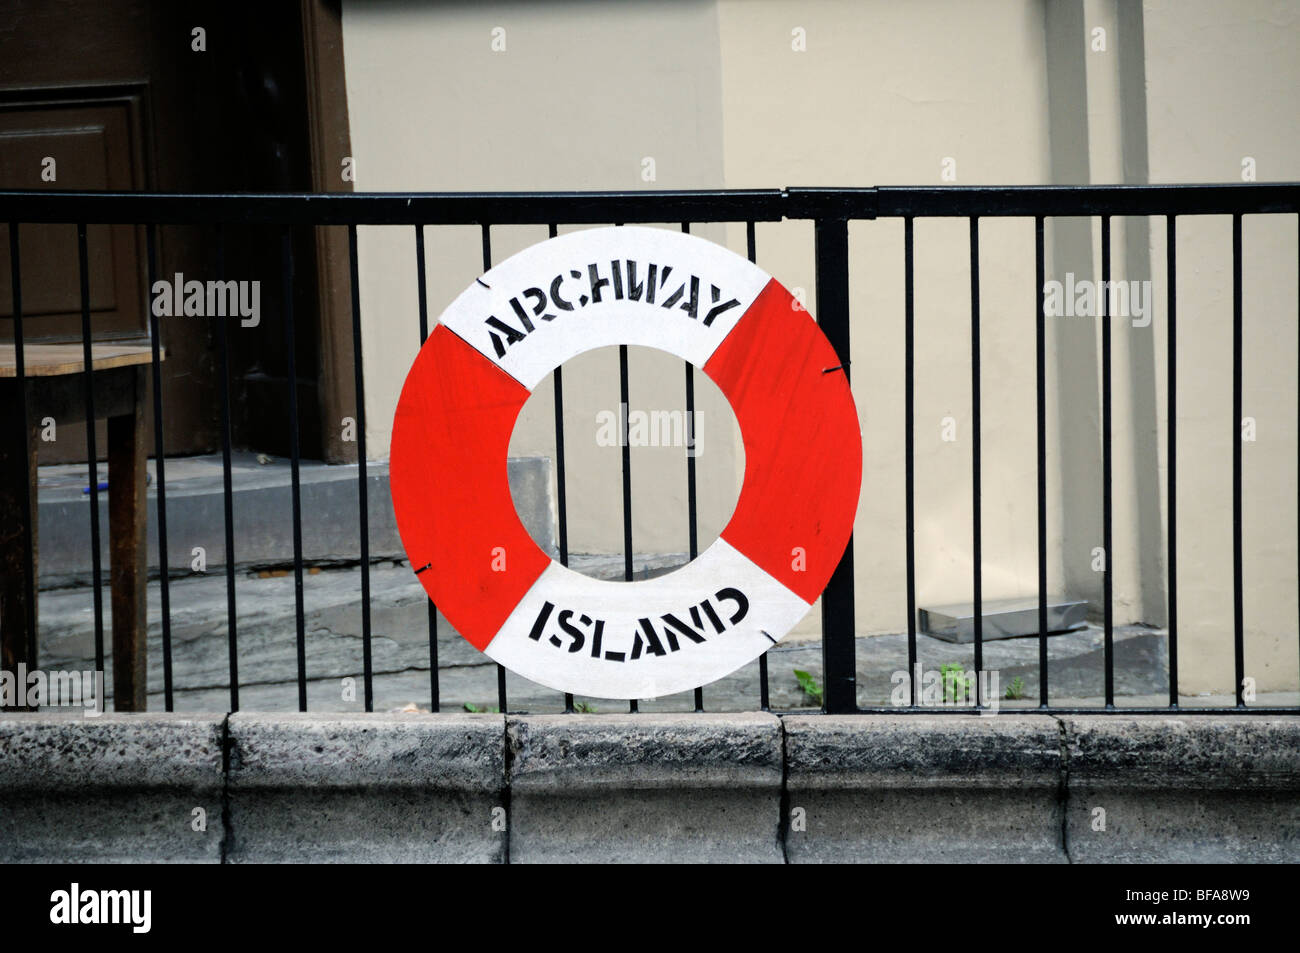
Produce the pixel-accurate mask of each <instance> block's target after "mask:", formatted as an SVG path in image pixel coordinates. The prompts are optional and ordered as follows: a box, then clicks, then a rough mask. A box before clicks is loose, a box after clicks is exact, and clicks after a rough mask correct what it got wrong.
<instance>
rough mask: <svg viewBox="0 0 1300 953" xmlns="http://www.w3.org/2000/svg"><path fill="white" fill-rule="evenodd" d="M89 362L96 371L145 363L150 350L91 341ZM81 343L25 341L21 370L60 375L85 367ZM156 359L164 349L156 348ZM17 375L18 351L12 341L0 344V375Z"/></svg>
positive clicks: (143, 346) (35, 374)
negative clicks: (29, 342)
mask: <svg viewBox="0 0 1300 953" xmlns="http://www.w3.org/2000/svg"><path fill="white" fill-rule="evenodd" d="M90 349H91V351H90V360H91V365H92V366H93V368H94V369H95V370H97V371H106V370H108V369H109V368H112V367H128V366H130V365H132V364H148V363H149V362H150V361H151V360H152V357H153V351H152V349H151V348H150V346H149V345H148V344H99V343H94V342H92V343H91V345H90ZM84 353H85V352H84V351H83V349H82V345H80V344H26V345H24V346H23V372H24V373H25V374H26V376H27V377H59V376H61V375H64V374H80V373H82V372H83V371H84V370H85V367H86V365H85V357H84ZM158 356H159V359H160V360H161V359H163V358H164V357H165V351H164V350H163V349H159V352H158ZM17 376H18V355H17V352H16V349H15V347H14V345H13V344H0V378H5V377H17Z"/></svg>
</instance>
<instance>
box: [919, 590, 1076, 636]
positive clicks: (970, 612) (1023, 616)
mask: <svg viewBox="0 0 1300 953" xmlns="http://www.w3.org/2000/svg"><path fill="white" fill-rule="evenodd" d="M981 609H982V611H981V616H982V618H983V628H982V635H983V638H984V639H985V640H986V641H987V640H989V639H1014V638H1016V637H1018V636H1023V635H1037V634H1038V597H1037V596H1031V597H1030V598H1027V599H990V600H987V601H985V602H984V604H983V605H982V607H981ZM1087 615H1088V603H1087V602H1086V601H1083V600H1077V599H1064V598H1061V597H1059V596H1056V597H1048V600H1047V631H1048V634H1056V633H1060V632H1070V631H1072V630H1074V629H1078V628H1080V627H1081V626H1082V625H1083V624H1084V623H1085V622H1087ZM920 623H921V631H922V632H923V633H925V634H926V635H930V636H933V637H934V638H936V639H943V640H944V641H945V642H974V641H975V604H974V603H971V602H964V603H958V604H956V605H947V606H934V607H932V608H929V609H921V610H920Z"/></svg>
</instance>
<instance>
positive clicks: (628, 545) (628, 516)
mask: <svg viewBox="0 0 1300 953" xmlns="http://www.w3.org/2000/svg"><path fill="white" fill-rule="evenodd" d="M627 370H628V369H627V345H626V344H620V345H619V346H618V388H619V390H618V392H619V408H620V410H619V416H620V418H621V423H622V430H621V431H620V434H621V439H620V441H619V442H620V443H621V444H622V452H623V580H624V581H625V582H631V581H632V448H631V446H630V445H629V444H630V441H629V440H628V401H629V399H630V398H629V394H628V381H627V378H628V373H627ZM628 710H629V711H631V712H636V711H637V700H636V699H635V698H631V699H628Z"/></svg>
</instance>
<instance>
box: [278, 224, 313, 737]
mask: <svg viewBox="0 0 1300 953" xmlns="http://www.w3.org/2000/svg"><path fill="white" fill-rule="evenodd" d="M293 279H294V260H293V234H292V231H291V230H290V228H289V226H287V225H286V226H284V229H283V231H282V232H281V234H280V289H281V291H280V293H281V295H282V296H283V301H284V304H283V307H284V347H285V354H286V357H287V368H286V369H287V372H288V378H289V483H290V493H289V496H290V502H291V504H292V512H293V605H294V626H295V629H296V646H297V655H298V710H299V711H306V710H307V622H306V614H305V612H304V609H303V589H302V486H301V481H300V478H299V462H300V451H299V446H298V364H297V358H296V355H295V354H294V351H295V348H296V342H295V340H294V327H293Z"/></svg>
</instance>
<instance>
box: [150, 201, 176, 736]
mask: <svg viewBox="0 0 1300 953" xmlns="http://www.w3.org/2000/svg"><path fill="white" fill-rule="evenodd" d="M145 249H146V250H145V254H146V256H147V260H146V262H145V267H146V269H147V272H148V276H149V289H150V293H152V289H153V286H154V281H155V280H156V278H157V272H158V261H157V254H158V251H157V250H158V234H157V226H156V225H153V224H150V225H147V226H146V227H145ZM145 312H146V313H147V314H148V316H149V340H150V344H151V347H152V351H153V354H152V357H151V360H150V364H151V370H152V372H153V456H154V470H156V471H157V474H158V481H157V491H156V492H157V503H158V596H159V601H160V603H161V609H162V650H163V706H164V708H165V709H166V710H167V711H172V710H173V697H172V604H171V579H170V576H169V569H168V562H167V468H166V463H167V460H166V457H167V452H166V449H165V447H164V446H163V413H162V334H161V332H160V330H159V327H158V315H156V314H154V311H153V307H152V305H151V302H150V300H149V298H148V296H146V297H145Z"/></svg>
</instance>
